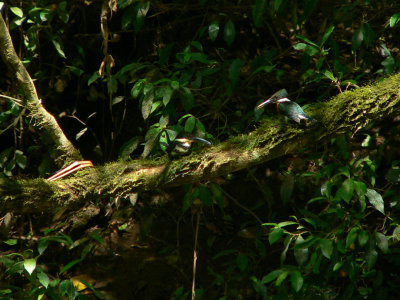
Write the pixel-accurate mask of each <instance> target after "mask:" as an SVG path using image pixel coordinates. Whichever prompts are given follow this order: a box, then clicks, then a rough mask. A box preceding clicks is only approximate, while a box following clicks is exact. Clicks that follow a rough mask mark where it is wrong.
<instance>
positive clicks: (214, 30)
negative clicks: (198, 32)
mask: <svg viewBox="0 0 400 300" xmlns="http://www.w3.org/2000/svg"><path fill="white" fill-rule="evenodd" d="M218 32H219V23H218V21H213V22H211V23H210V25H209V26H208V36H209V37H210V40H211V41H213V42H214V41H215V39H216V38H217V36H218Z"/></svg>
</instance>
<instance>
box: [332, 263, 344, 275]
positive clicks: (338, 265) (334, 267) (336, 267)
mask: <svg viewBox="0 0 400 300" xmlns="http://www.w3.org/2000/svg"><path fill="white" fill-rule="evenodd" d="M343 265H344V261H339V262H337V263H336V264H335V265H334V266H333V269H332V270H333V272H335V271H337V270H339V269H340V268H341V267H342V266H343Z"/></svg>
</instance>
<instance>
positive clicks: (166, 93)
mask: <svg viewBox="0 0 400 300" xmlns="http://www.w3.org/2000/svg"><path fill="white" fill-rule="evenodd" d="M172 93H173V90H172V89H171V88H170V87H169V86H166V87H163V88H162V90H161V95H162V98H163V100H162V101H163V104H164V106H167V105H168V103H169V101H170V100H171V97H172Z"/></svg>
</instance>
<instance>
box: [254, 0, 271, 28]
mask: <svg viewBox="0 0 400 300" xmlns="http://www.w3.org/2000/svg"><path fill="white" fill-rule="evenodd" d="M267 5H268V3H267V0H256V3H255V4H254V6H253V20H254V26H256V28H260V27H261V26H262V21H263V18H264V15H265V12H266V11H267Z"/></svg>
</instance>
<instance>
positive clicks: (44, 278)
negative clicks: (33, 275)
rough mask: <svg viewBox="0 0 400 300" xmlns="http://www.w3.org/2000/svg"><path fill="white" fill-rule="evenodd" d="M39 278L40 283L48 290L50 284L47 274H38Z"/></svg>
mask: <svg viewBox="0 0 400 300" xmlns="http://www.w3.org/2000/svg"><path fill="white" fill-rule="evenodd" d="M37 278H38V279H39V282H40V283H41V284H42V285H43V286H44V287H45V288H46V289H47V287H48V286H49V282H50V279H49V276H47V274H46V273H44V272H38V273H37Z"/></svg>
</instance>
